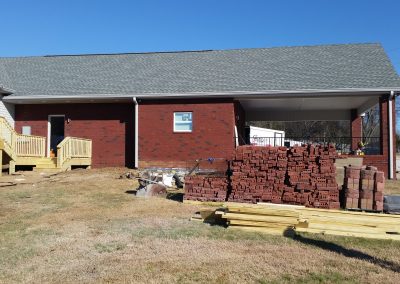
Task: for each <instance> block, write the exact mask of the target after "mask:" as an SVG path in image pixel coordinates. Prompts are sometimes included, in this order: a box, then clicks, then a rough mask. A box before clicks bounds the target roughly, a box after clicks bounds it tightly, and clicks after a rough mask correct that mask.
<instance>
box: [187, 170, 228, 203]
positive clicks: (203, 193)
mask: <svg viewBox="0 0 400 284" xmlns="http://www.w3.org/2000/svg"><path fill="white" fill-rule="evenodd" d="M227 193H228V178H227V177H225V176H204V175H197V176H187V177H185V199H186V200H197V201H216V202H223V201H225V200H226V197H227Z"/></svg>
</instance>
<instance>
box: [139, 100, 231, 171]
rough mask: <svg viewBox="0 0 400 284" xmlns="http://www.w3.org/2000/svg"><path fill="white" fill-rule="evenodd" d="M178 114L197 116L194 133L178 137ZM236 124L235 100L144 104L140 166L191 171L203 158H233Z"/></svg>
mask: <svg viewBox="0 0 400 284" xmlns="http://www.w3.org/2000/svg"><path fill="white" fill-rule="evenodd" d="M177 111H188V112H193V131H192V132H191V133H174V131H173V113H174V112H177ZM234 121H235V111H234V102H233V100H216V99H212V100H211V99H210V100H158V101H155V100H152V101H140V102H139V166H140V167H149V166H163V167H190V166H191V165H193V163H194V161H195V160H196V159H199V158H202V159H206V158H209V157H213V158H229V157H230V155H231V154H232V151H233V150H234V123H235V122H234Z"/></svg>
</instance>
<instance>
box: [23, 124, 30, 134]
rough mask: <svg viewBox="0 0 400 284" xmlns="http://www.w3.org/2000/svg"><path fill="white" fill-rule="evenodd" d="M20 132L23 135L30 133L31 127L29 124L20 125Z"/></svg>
mask: <svg viewBox="0 0 400 284" xmlns="http://www.w3.org/2000/svg"><path fill="white" fill-rule="evenodd" d="M22 134H23V135H31V127H30V126H22Z"/></svg>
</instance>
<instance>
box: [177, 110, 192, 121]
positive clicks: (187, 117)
mask: <svg viewBox="0 0 400 284" xmlns="http://www.w3.org/2000/svg"><path fill="white" fill-rule="evenodd" d="M183 121H185V122H186V121H192V113H191V112H175V122H183Z"/></svg>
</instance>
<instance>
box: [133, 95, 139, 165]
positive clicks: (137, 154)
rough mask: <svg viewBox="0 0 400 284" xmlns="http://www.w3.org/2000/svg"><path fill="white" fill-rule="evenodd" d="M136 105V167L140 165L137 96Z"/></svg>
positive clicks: (134, 98)
mask: <svg viewBox="0 0 400 284" xmlns="http://www.w3.org/2000/svg"><path fill="white" fill-rule="evenodd" d="M132 100H133V103H134V105H135V168H136V169H137V168H138V167H139V104H138V102H137V100H136V97H133V98H132Z"/></svg>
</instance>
